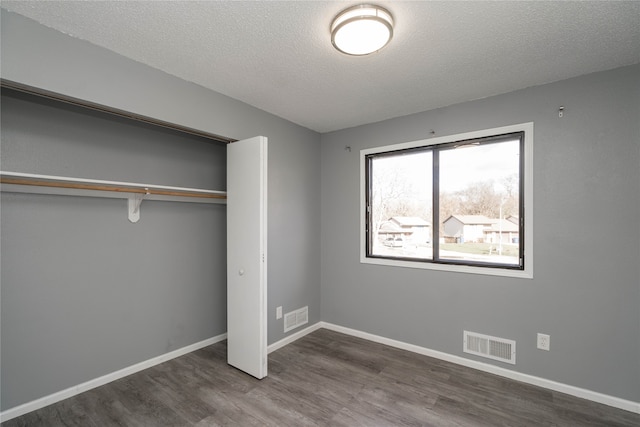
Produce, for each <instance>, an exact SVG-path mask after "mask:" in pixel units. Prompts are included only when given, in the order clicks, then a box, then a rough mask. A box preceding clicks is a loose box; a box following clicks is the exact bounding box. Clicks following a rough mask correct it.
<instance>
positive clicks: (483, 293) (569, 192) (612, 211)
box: [321, 65, 640, 402]
mask: <svg viewBox="0 0 640 427" xmlns="http://www.w3.org/2000/svg"><path fill="white" fill-rule="evenodd" d="M561 105H563V106H564V107H565V113H564V118H558V107H559V106H561ZM530 121H533V122H534V159H533V161H534V208H533V221H534V234H533V245H534V259H535V263H534V272H533V274H534V278H533V279H532V280H527V279H515V278H505V277H492V276H484V275H471V274H464V273H453V272H441V271H430V270H418V269H407V268H400V267H386V266H378V265H365V264H360V263H359V258H358V257H359V252H358V251H359V200H360V194H359V179H360V177H359V174H360V172H359V163H358V162H359V160H358V159H359V150H361V149H363V148H369V147H376V146H382V145H388V144H393V143H399V142H405V141H412V140H418V139H424V138H427V137H429V132H430V130H431V129H433V130H435V132H436V136H442V135H450V134H457V133H461V132H467V131H474V130H480V129H487V128H492V127H498V126H504V125H510V124H516V123H523V122H530ZM639 122H640V66H638V65H636V66H632V67H627V68H621V69H617V70H613V71H610V72H603V73H598V74H592V75H587V76H582V77H579V78H575V79H571V80H566V81H562V82H558V83H554V84H549V85H545V86H540V87H533V88H529V89H525V90H521V91H517V92H512V93H509V94H505V95H501V96H496V97H491V98H487V99H482V100H477V101H473V102H467V103H463V104H459V105H454V106H451V107H447V108H442V109H438V110H434V111H429V112H425V113H421V114H416V115H412V116H407V117H402V118H397V119H393V120H388V121H384V122H380V123H374V124H369V125H365V126H361V127H357V128H353V129H346V130H343V131H337V132H333V133H329V134H325V135H323V136H322V157H321V161H322V192H321V197H322V220H321V221H322V292H321V297H322V304H321V307H322V320H324V321H327V322H330V323H335V324H338V325H342V326H345V327H349V328H354V329H357V330H361V331H365V332H369V333H373V334H377V335H380V336H383V337H388V338H392V339H396V340H400V341H404V342H407V343H411V344H415V345H419V346H423V347H426V348H430V349H433V350H437V351H441V352H445V353H449V354H452V355H456V356H461V357H467V358H471V359H475V357H474V356H470V355H466V354H464V353H462V333H463V330H465V329H466V330H470V331H474V332H479V333H484V334H488V335H494V336H498V337H505V338H509V339H514V340H516V342H517V365H515V366H512V365H506V364H500V362H492V361H491V360H489V359H481V358H477V359H476V360H479V361H482V362H485V363H493V364H496V365H498V366H502V367H504V368H506V369H514V370H517V371H519V372H522V373H526V374H531V375H535V376H538V377H542V378H547V379H550V380H554V381H558V382H561V383H566V384H570V385H574V386H577V387H581V388H585V389H589V390H594V391H597V392H601V393H605V394H608V395H612V396H617V397H620V398H623V399H629V400H632V401H636V402H637V401H640V262H639V261H640V226H639V225H638V218H640V191H639V185H640V125H639ZM345 146H351V148H352V149H351V152H349V151H346V150H345ZM530 217H531V216H530ZM537 332H542V333H547V334H550V335H551V351H549V352H546V351H541V350H537V349H536V333H537Z"/></svg>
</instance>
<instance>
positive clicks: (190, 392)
mask: <svg viewBox="0 0 640 427" xmlns="http://www.w3.org/2000/svg"><path fill="white" fill-rule="evenodd" d="M2 426H3V427H14V426H47V427H54V426H82V427H90V426H99V427H104V426H154V427H155V426H198V427H203V426H337V427H339V426H349V427H352V426H518V427H519V426H571V427H576V426H588V427H591V426H607V427H614V426H636V427H637V426H640V415H639V414H634V413H631V412H627V411H622V410H618V409H615V408H611V407H608V406H605V405H600V404H596V403H593V402H589V401H586V400H582V399H578V398H575V397H571V396H567V395H564V394H561V393H557V392H554V391H550V390H546V389H542V388H539V387H535V386H531V385H528V384H523V383H519V382H516V381H512V380H508V379H504V378H502V377H498V376H495V375H492V374H487V373H484V372H480V371H476V370H473V369H470V368H465V367H461V366H458V365H454V364H451V363H448V362H444V361H440V360H437V359H432V358H429V357H426V356H421V355H417V354H414V353H410V352H407V351H403V350H398V349H395V348H391V347H387V346H384V345H381V344H377V343H372V342H369V341H366V340H362V339H359V338H354V337H351V336H347V335H343V334H340V333H337V332H333V331H329V330H326V329H320V330H318V331H315V332H313V333H311V334H309V335H307V336H305V337H304V338H302V339H300V340H298V341H296V342H294V343H292V344H289V345H288V346H286V347H284V348H281V349H279V350H277V351H275V352H273V353H271V354H270V355H269V376H268V377H267V378H265V379H263V380H256V379H254V378H252V377H250V376H249V375H246V374H244V373H242V372H240V371H238V370H236V369H234V368H231V367H230V366H228V365H227V364H226V342H221V343H217V344H214V345H212V346H209V347H206V348H204V349H202V350H198V351H195V352H193V353H190V354H187V355H185V356H182V357H179V358H177V359H173V360H171V361H168V362H165V363H163V364H161V365H157V366H155V367H153V368H150V369H147V370H145V371H142V372H139V373H136V374H133V375H131V376H128V377H126V378H122V379H120V380H117V381H114V382H112V383H109V384H107V385H104V386H102V387H99V388H96V389H93V390H90V391H88V392H85V393H83V394H80V395H77V396H74V397H72V398H69V399H67V400H64V401H61V402H59V403H56V404H53V405H51V406H48V407H46V408H42V409H40V410H38V411H34V412H32V413H29V414H26V415H24V416H22V417H18V418H15V419H13V420H9V421H7V422H5V423H3V424H2Z"/></svg>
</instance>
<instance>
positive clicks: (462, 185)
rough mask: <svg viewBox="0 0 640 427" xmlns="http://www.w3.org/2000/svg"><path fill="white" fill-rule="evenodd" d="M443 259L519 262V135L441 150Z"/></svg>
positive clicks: (510, 263)
mask: <svg viewBox="0 0 640 427" xmlns="http://www.w3.org/2000/svg"><path fill="white" fill-rule="evenodd" d="M439 166H440V168H439V173H440V179H439V189H440V192H439V193H440V194H439V209H440V211H439V212H440V216H439V218H440V225H439V226H440V230H439V231H440V236H441V239H440V242H441V244H440V253H439V255H440V259H442V260H461V261H471V262H487V263H496V264H506V265H519V263H520V239H519V237H520V236H519V233H520V224H519V218H520V203H519V187H520V177H519V170H520V140H519V139H513V140H510V141H506V142H498V143H486V144H479V143H478V144H466V145H462V146H457V147H451V148H448V149H443V150H441V151H440V165H439Z"/></svg>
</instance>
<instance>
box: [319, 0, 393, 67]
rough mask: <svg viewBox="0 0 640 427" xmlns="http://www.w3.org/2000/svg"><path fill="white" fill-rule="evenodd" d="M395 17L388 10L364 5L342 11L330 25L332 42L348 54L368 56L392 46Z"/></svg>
mask: <svg viewBox="0 0 640 427" xmlns="http://www.w3.org/2000/svg"><path fill="white" fill-rule="evenodd" d="M392 36H393V18H392V17H391V14H390V13H389V11H388V10H386V9H383V8H381V7H380V6H375V5H371V4H362V5H358V6H354V7H350V8H348V9H345V10H343V11H342V12H340V13H339V14H338V16H336V17H335V19H334V20H333V22H332V23H331V43H333V46H334V47H335V48H336V49H338V50H339V51H340V52H342V53H346V54H348V55H368V54H370V53H373V52H376V51H378V50H380V49H382V48H383V47H385V46H386V45H387V43H389V40H391V37H392Z"/></svg>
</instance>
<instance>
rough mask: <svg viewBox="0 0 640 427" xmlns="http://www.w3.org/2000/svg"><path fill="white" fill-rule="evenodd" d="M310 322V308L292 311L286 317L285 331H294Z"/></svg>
mask: <svg viewBox="0 0 640 427" xmlns="http://www.w3.org/2000/svg"><path fill="white" fill-rule="evenodd" d="M308 322H309V307H308V306H307V307H302V308H300V309H298V310H295V311H290V312H289V313H287V314H285V315H284V331H285V332H289V331H290V330H292V329H295V328H297V327H298V326H302V325H304V324H306V323H308Z"/></svg>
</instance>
